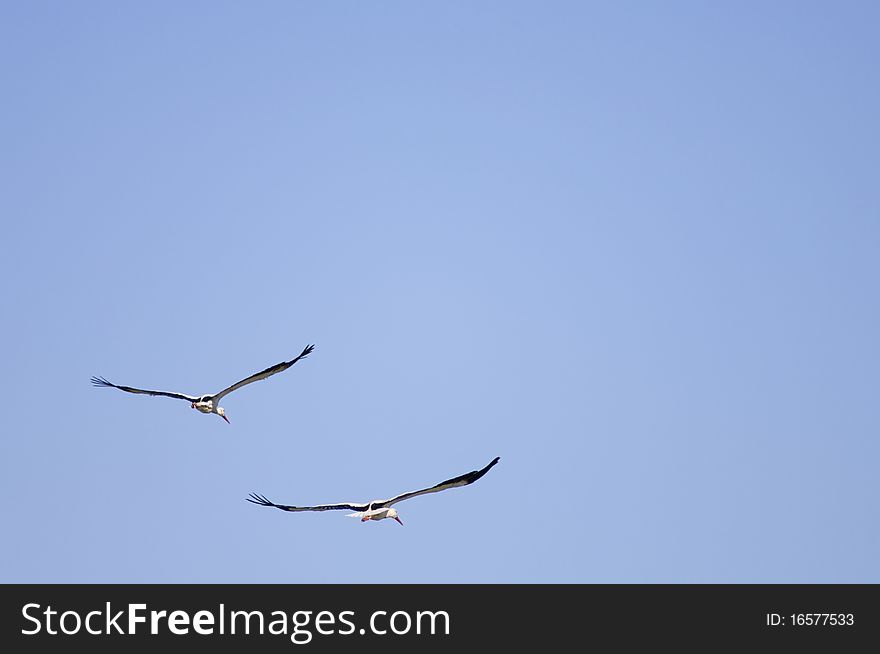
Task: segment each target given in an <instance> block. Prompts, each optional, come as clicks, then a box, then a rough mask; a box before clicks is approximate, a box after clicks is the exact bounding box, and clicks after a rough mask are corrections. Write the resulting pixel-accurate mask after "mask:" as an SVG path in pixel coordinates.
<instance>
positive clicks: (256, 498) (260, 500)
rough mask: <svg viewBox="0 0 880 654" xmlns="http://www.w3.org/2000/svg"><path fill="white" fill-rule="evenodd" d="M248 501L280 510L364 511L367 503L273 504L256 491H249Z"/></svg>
mask: <svg viewBox="0 0 880 654" xmlns="http://www.w3.org/2000/svg"><path fill="white" fill-rule="evenodd" d="M245 499H246V500H247V501H248V502H253V503H254V504H259V505H260V506H274V507H275V508H276V509H281V510H282V511H336V510H340V509H347V510H350V511H366V510H367V506H368V505H367V504H320V505H318V506H290V505H287V504H275V503H274V502H270V501H269V500H267V499H266V497H265V496H263V495H259V494H257V493H251V496H250V497H247V498H245Z"/></svg>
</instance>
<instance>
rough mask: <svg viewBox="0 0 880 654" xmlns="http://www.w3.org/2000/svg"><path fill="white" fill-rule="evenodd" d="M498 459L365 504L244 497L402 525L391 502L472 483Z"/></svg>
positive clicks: (290, 508)
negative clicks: (301, 502)
mask: <svg viewBox="0 0 880 654" xmlns="http://www.w3.org/2000/svg"><path fill="white" fill-rule="evenodd" d="M499 460H500V457H497V456H496V457H495V458H494V459H492V461H490V462H489V465H487V466H486V467H485V468H482V469H481V470H472V471H471V472H468V473H467V474H464V475H460V476H458V477H453V478H452V479H447V480H446V481H441V482H440V483H439V484H436V485H435V486H431V487H430V488H424V489H422V490H417V491H412V492H411V493H403V494H401V495H397V496H395V497H392V498H391V499H387V500H373V501H372V502H368V503H366V504H359V503H355V502H341V503H339V504H319V505H316V506H291V505H288V504H275V503H274V502H270V501H269V500H268V499H266V498H265V497H264V496H263V495H258V494H256V493H251V496H250V497H248V498H246V499H247V501H248V502H252V503H254V504H259V505H260V506H271V507H275V508H276V509H281V510H282V511H334V510H340V509H348V510H349V511H354V513H349V514H348V516H349V517H351V518H360V519H361V522H368V521H370V520H384V519H385V518H392V519H393V520H396V521H397V522H398V523H400V524H401V525H402V524H403V522H401V520H400V516H399V515H398V513H397V509H394V508H392V505H393V504H397V503H398V502H402V501H404V500H408V499H410V498H412V497H417V496H419V495H426V494H428V493H438V492H440V491H444V490H448V489H450V488H458V487H459V486H467V485H469V484H473V483H474V482H475V481H477V480H478V479H479V478H480V477H482V476H483V475H485V474H486V473H487V472H489V470H490V469H491V468H492V466H494V465H495V464H496V463H498V461H499Z"/></svg>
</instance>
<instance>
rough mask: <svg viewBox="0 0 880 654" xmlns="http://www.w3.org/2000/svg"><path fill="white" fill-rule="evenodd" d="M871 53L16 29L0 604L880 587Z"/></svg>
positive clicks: (552, 39)
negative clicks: (175, 588) (254, 380)
mask: <svg viewBox="0 0 880 654" xmlns="http://www.w3.org/2000/svg"><path fill="white" fill-rule="evenodd" d="M710 5H711V6H710ZM878 24H880V9H878V5H877V3H874V2H824V3H821V2H794V1H791V2H787V1H781V2H773V3H766V2H750V1H749V2H726V3H704V2H697V1H694V2H672V3H662V5H661V4H659V3H654V2H623V3H588V2H570V3H569V2H550V3H548V2H451V3H450V2H425V3H410V2H370V3H364V2H347V3H313V2H309V3H307V2H261V3H242V2H226V3H223V2H207V1H205V2H185V3H178V2H159V3H149V4H146V3H140V2H122V3H120V2H109V1H107V2H80V3H62V2H27V3H24V2H5V3H3V4H2V9H0V55H2V60H3V66H2V68H0V83H2V103H0V117H2V122H0V137H2V147H0V173H2V175H0V180H2V182H0V183H2V187H3V189H2V193H0V212H2V217H3V229H2V238H0V252H2V257H0V268H2V270H0V272H2V275H0V285H2V298H3V320H2V326H0V330H2V331H0V336H2V339H0V340H2V343H3V375H2V377H0V391H2V393H0V397H2V403H3V411H2V428H0V430H2V433H3V436H2V440H0V443H2V444H0V447H2V456H0V473H2V474H0V491H2V497H3V529H2V532H3V537H2V539H0V581H3V582H880V558H878V556H877V553H878V551H880V522H878V511H877V501H878V496H880V477H878V474H877V469H878V459H880V439H878V435H880V434H878V399H877V398H878V370H880V347H878V334H880V304H878V303H880V295H878V281H880V149H878V148H880V121H878V116H880V83H878V81H880V80H878V66H877V64H878V61H880V40H878V38H877V34H878V32H877V26H878ZM309 343H315V344H316V349H315V351H314V353H313V354H312V355H311V356H310V357H309V358H308V359H306V360H305V361H302V362H300V363H298V364H296V365H295V366H294V367H293V368H291V369H290V370H288V371H287V372H284V373H282V374H280V375H278V376H276V377H273V378H272V379H270V380H269V381H265V382H260V383H259V384H255V385H252V386H248V387H247V388H245V389H242V390H240V391H237V392H236V393H234V394H232V395H230V396H229V397H227V398H226V399H225V402H224V403H223V404H224V405H225V407H226V409H227V411H228V415H229V418H230V419H231V421H232V424H231V425H227V424H226V423H224V422H223V421H222V420H221V419H220V418H218V417H217V416H206V415H202V414H199V413H197V412H195V411H193V410H192V409H190V407H189V406H188V404H186V403H184V402H180V401H177V400H171V399H163V398H150V397H145V396H134V395H128V394H125V393H121V392H119V391H116V390H113V389H96V388H92V386H91V385H90V384H89V377H91V376H92V375H104V376H106V377H107V378H108V379H110V380H112V381H115V382H117V383H122V384H129V385H134V386H141V387H147V388H158V389H167V390H175V391H181V392H186V393H192V394H199V393H206V392H214V391H217V390H220V389H221V388H224V387H225V386H226V385H228V384H230V383H232V382H234V381H237V380H238V379H241V378H242V377H245V376H247V375H249V374H251V373H253V372H256V371H258V370H261V369H262V368H264V367H266V366H269V365H271V364H274V363H277V362H279V361H282V360H285V359H289V358H290V357H292V356H294V355H296V354H297V353H299V352H300V350H301V349H302V348H303V347H304V346H305V345H307V344H309ZM495 456H500V457H501V462H500V463H499V464H498V465H497V466H496V467H495V468H493V469H492V470H491V472H489V473H488V474H487V475H486V476H485V477H483V479H481V480H480V481H478V482H477V483H476V484H474V485H472V486H469V487H467V488H463V489H456V490H452V491H449V492H446V493H440V494H436V495H430V496H426V497H420V498H417V499H414V500H411V501H408V502H405V503H403V504H401V505H399V509H400V511H401V517H402V519H403V521H404V523H405V526H404V527H400V526H399V525H397V524H396V523H394V522H393V521H390V520H386V521H383V522H378V523H367V524H361V523H360V522H357V521H355V520H352V519H347V518H345V517H343V516H344V514H343V513H342V512H328V513H312V514H290V513H282V512H280V511H276V510H271V509H265V508H260V507H257V506H254V505H252V504H249V503H247V502H246V501H245V497H246V496H247V495H248V493H250V492H259V493H264V494H265V495H267V496H268V497H269V498H271V499H273V500H275V501H278V502H281V503H288V504H308V503H322V502H333V501H349V500H351V501H362V500H370V499H373V498H376V497H380V498H381V497H387V496H391V495H394V494H397V493H399V492H403V491H408V490H413V489H417V488H421V487H424V486H427V485H431V484H434V483H436V482H439V481H441V480H443V479H446V478H448V477H451V476H455V475H459V474H462V473H465V472H467V471H469V470H473V469H475V468H479V467H482V466H484V465H485V464H486V463H488V462H489V461H490V460H491V459H492V458H493V457H495Z"/></svg>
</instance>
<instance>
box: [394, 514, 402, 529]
mask: <svg viewBox="0 0 880 654" xmlns="http://www.w3.org/2000/svg"><path fill="white" fill-rule="evenodd" d="M394 519H395V520H397V523H398V524H399V525H400V526H401V527H402V526H403V521H402V520H401V519H400V518H398V517H397V516H394Z"/></svg>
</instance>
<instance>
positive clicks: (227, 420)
mask: <svg viewBox="0 0 880 654" xmlns="http://www.w3.org/2000/svg"><path fill="white" fill-rule="evenodd" d="M220 417H221V418H223V419H224V420H225V421H226V423H227V424H229V425H231V424H232V423H231V422H229V418H227V417H226V416H220Z"/></svg>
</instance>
